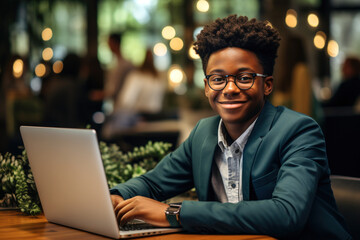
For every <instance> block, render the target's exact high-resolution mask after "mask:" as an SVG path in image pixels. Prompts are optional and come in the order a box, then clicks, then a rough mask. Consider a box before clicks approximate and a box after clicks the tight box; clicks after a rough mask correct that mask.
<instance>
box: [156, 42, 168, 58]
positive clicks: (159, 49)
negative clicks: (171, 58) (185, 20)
mask: <svg viewBox="0 0 360 240" xmlns="http://www.w3.org/2000/svg"><path fill="white" fill-rule="evenodd" d="M153 51H154V54H155V55H156V56H159V57H161V56H165V54H166V53H167V47H166V45H165V44H164V43H157V44H155V46H154V48H153Z"/></svg>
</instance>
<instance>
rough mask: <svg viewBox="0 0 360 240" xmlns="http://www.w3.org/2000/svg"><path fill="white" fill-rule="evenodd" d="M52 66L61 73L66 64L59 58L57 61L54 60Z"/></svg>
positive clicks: (54, 70) (55, 71)
mask: <svg viewBox="0 0 360 240" xmlns="http://www.w3.org/2000/svg"><path fill="white" fill-rule="evenodd" d="M52 68H53V72H54V73H57V74H58V73H61V71H62V70H63V68H64V64H63V62H62V61H61V60H57V61H56V62H54V64H53V66H52Z"/></svg>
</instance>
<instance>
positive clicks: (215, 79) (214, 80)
mask: <svg viewBox="0 0 360 240" xmlns="http://www.w3.org/2000/svg"><path fill="white" fill-rule="evenodd" d="M209 80H210V81H211V82H212V83H214V84H221V83H224V82H225V78H224V76H221V75H212V76H211V77H210V79H209Z"/></svg>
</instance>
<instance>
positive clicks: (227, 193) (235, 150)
mask: <svg viewBox="0 0 360 240" xmlns="http://www.w3.org/2000/svg"><path fill="white" fill-rule="evenodd" d="M256 120H257V119H255V121H254V122H253V123H252V124H251V125H250V126H249V127H248V128H247V129H246V130H245V132H243V134H241V136H240V137H238V138H237V139H236V140H235V141H234V142H233V143H232V144H231V145H230V146H229V145H228V144H227V141H226V134H227V133H226V131H225V130H224V129H223V128H224V125H223V122H222V120H220V123H219V128H218V145H219V148H218V149H217V150H216V152H215V156H214V158H215V163H216V166H214V167H213V170H212V177H211V183H212V186H213V189H214V191H215V195H216V197H217V198H218V200H219V201H220V202H230V203H237V202H239V201H242V200H243V194H242V171H243V151H244V148H245V145H246V143H247V140H248V138H249V136H250V134H251V132H252V130H253V128H254V125H255V122H256Z"/></svg>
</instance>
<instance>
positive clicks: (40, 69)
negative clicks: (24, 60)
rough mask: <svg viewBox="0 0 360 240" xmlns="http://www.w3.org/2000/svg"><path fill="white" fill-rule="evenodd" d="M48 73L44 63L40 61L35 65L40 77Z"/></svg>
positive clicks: (37, 74) (36, 73) (36, 72)
mask: <svg viewBox="0 0 360 240" xmlns="http://www.w3.org/2000/svg"><path fill="white" fill-rule="evenodd" d="M45 73H46V67H45V65H44V64H43V63H39V64H38V65H36V67H35V75H36V76H38V77H43V76H44V75H45Z"/></svg>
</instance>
